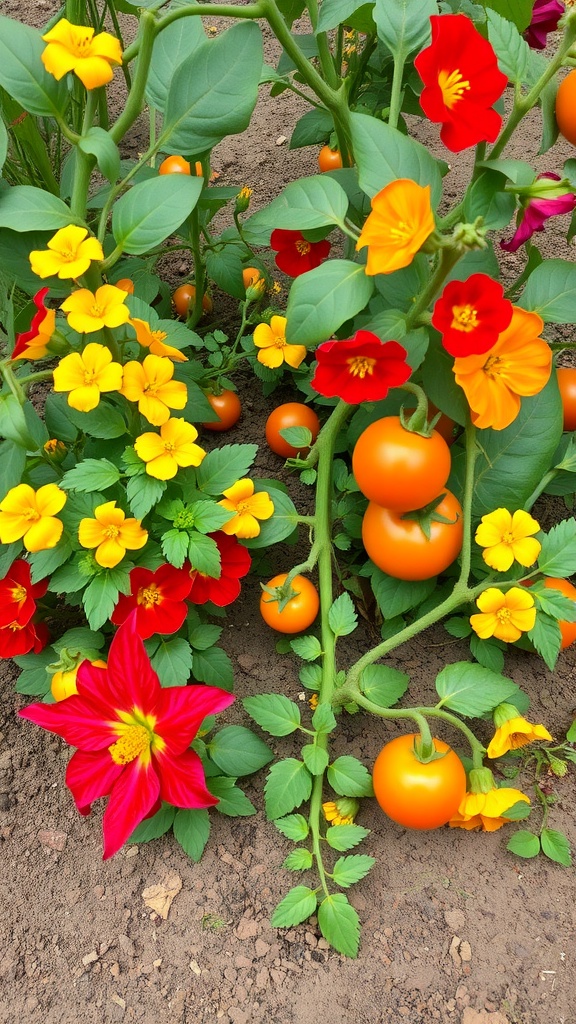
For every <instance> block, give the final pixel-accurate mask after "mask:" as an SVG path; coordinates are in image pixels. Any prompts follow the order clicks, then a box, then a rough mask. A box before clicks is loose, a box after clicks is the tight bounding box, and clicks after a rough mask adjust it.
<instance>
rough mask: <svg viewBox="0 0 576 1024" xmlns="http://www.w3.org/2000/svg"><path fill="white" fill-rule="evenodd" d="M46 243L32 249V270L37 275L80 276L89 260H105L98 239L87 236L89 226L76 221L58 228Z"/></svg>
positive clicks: (89, 262) (63, 277)
mask: <svg viewBox="0 0 576 1024" xmlns="http://www.w3.org/2000/svg"><path fill="white" fill-rule="evenodd" d="M46 244H47V245H48V248H47V249H34V250H33V251H32V252H31V253H30V257H29V258H30V266H31V267H32V273H33V274H36V275H37V276H38V277H54V276H57V277H60V278H62V279H63V280H65V279H67V278H77V277H81V276H82V274H85V273H86V271H87V270H88V267H89V266H90V264H91V262H92V260H103V259H104V253H103V251H102V246H101V245H100V242H99V241H98V239H97V238H94V237H93V236H92V235H90V236H88V228H80V227H77V225H75V224H69V225H68V227H65V228H60V230H59V231H57V232H56V234H55V235H53V236H52V238H51V239H50V241H49V242H47V243H46Z"/></svg>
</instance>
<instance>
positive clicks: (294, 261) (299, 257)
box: [270, 228, 330, 277]
mask: <svg viewBox="0 0 576 1024" xmlns="http://www.w3.org/2000/svg"><path fill="white" fill-rule="evenodd" d="M270 248H271V249H275V250H276V256H275V257H274V262H275V263H276V266H277V267H278V270H282V271H283V273H284V274H288V276H289V277H299V276H300V274H305V273H306V272H307V271H308V270H314V267H319V266H320V264H321V263H323V262H324V260H325V259H326V257H327V256H328V253H329V252H330V242H329V241H328V240H327V239H326V238H324V239H322V241H320V242H309V241H308V240H307V239H306V238H304V235H303V234H302V232H301V231H287V230H284V228H276V230H275V231H273V232H272V234H271V236H270Z"/></svg>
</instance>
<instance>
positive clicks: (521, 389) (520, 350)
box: [453, 306, 552, 430]
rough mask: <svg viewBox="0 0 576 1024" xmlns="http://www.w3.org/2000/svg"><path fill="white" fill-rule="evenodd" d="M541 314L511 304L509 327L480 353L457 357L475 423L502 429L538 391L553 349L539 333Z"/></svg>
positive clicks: (460, 379) (458, 374)
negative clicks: (528, 396) (526, 397)
mask: <svg viewBox="0 0 576 1024" xmlns="http://www.w3.org/2000/svg"><path fill="white" fill-rule="evenodd" d="M543 327H544V322H543V320H542V319H541V317H539V316H538V314H537V313H531V312H527V311H526V310H524V309H520V308H519V307H518V306H514V307H513V313H512V320H511V321H510V325H509V326H508V327H507V328H506V330H505V331H503V332H502V334H500V335H499V337H498V341H497V342H496V344H495V345H493V346H492V348H491V349H490V350H489V351H488V352H485V353H483V354H481V355H474V356H459V357H457V358H456V359H455V360H454V366H453V370H454V375H455V377H456V383H457V384H459V385H460V387H461V388H462V389H463V390H464V393H465V395H466V399H467V401H468V405H469V406H470V409H471V413H472V421H473V423H474V424H475V426H477V427H480V428H481V429H484V428H485V427H492V429H493V430H504V428H505V427H508V426H509V425H510V423H512V422H513V421H514V420H515V419H516V417H517V415H518V413H519V412H520V404H521V402H520V400H521V398H522V397H524V396H526V395H537V394H538V393H539V392H540V391H542V389H543V388H544V387H545V385H546V384H547V382H548V379H549V377H550V374H551V372H552V350H551V348H550V346H549V345H548V344H547V343H546V342H545V341H544V340H543V339H542V338H540V337H539V335H540V332H541V331H542V329H543Z"/></svg>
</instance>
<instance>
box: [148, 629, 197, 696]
mask: <svg viewBox="0 0 576 1024" xmlns="http://www.w3.org/2000/svg"><path fill="white" fill-rule="evenodd" d="M152 668H153V669H154V671H155V672H156V673H157V675H158V678H159V680H160V684H161V685H162V686H186V683H187V682H188V680H189V679H190V674H191V671H192V651H191V649H190V644H189V643H188V641H187V640H184V639H183V637H180V636H178V637H175V638H174V639H173V640H161V641H160V646H159V647H158V650H157V651H156V653H155V654H154V656H153V658H152Z"/></svg>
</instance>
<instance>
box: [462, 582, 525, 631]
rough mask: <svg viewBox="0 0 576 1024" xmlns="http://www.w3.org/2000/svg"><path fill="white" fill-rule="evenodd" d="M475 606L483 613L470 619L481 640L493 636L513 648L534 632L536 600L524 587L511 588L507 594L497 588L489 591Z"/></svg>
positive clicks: (490, 588) (485, 592) (491, 588)
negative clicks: (526, 635)
mask: <svg viewBox="0 0 576 1024" xmlns="http://www.w3.org/2000/svg"><path fill="white" fill-rule="evenodd" d="M476 604H477V605H478V607H479V609H480V613H479V614H477V615H471V616H470V625H471V626H472V629H473V630H474V632H475V633H476V634H477V635H478V636H479V637H480V639H481V640H488V639H489V638H490V637H491V636H493V637H495V638H496V639H497V640H504V642H505V643H507V644H510V643H514V641H515V640H519V639H520V637H521V636H522V633H528V632H529V631H530V630H531V629H533V628H534V623H535V622H536V608H535V606H534V598H533V597H532V594H529V593H528V591H527V590H522V588H521V587H511V588H510V590H508V591H507V593H506V594H503V593H502V591H501V590H498V588H497V587H488V588H487V590H485V591H484V592H483V593H482V594H480V596H479V597H478V598H477V600H476Z"/></svg>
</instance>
